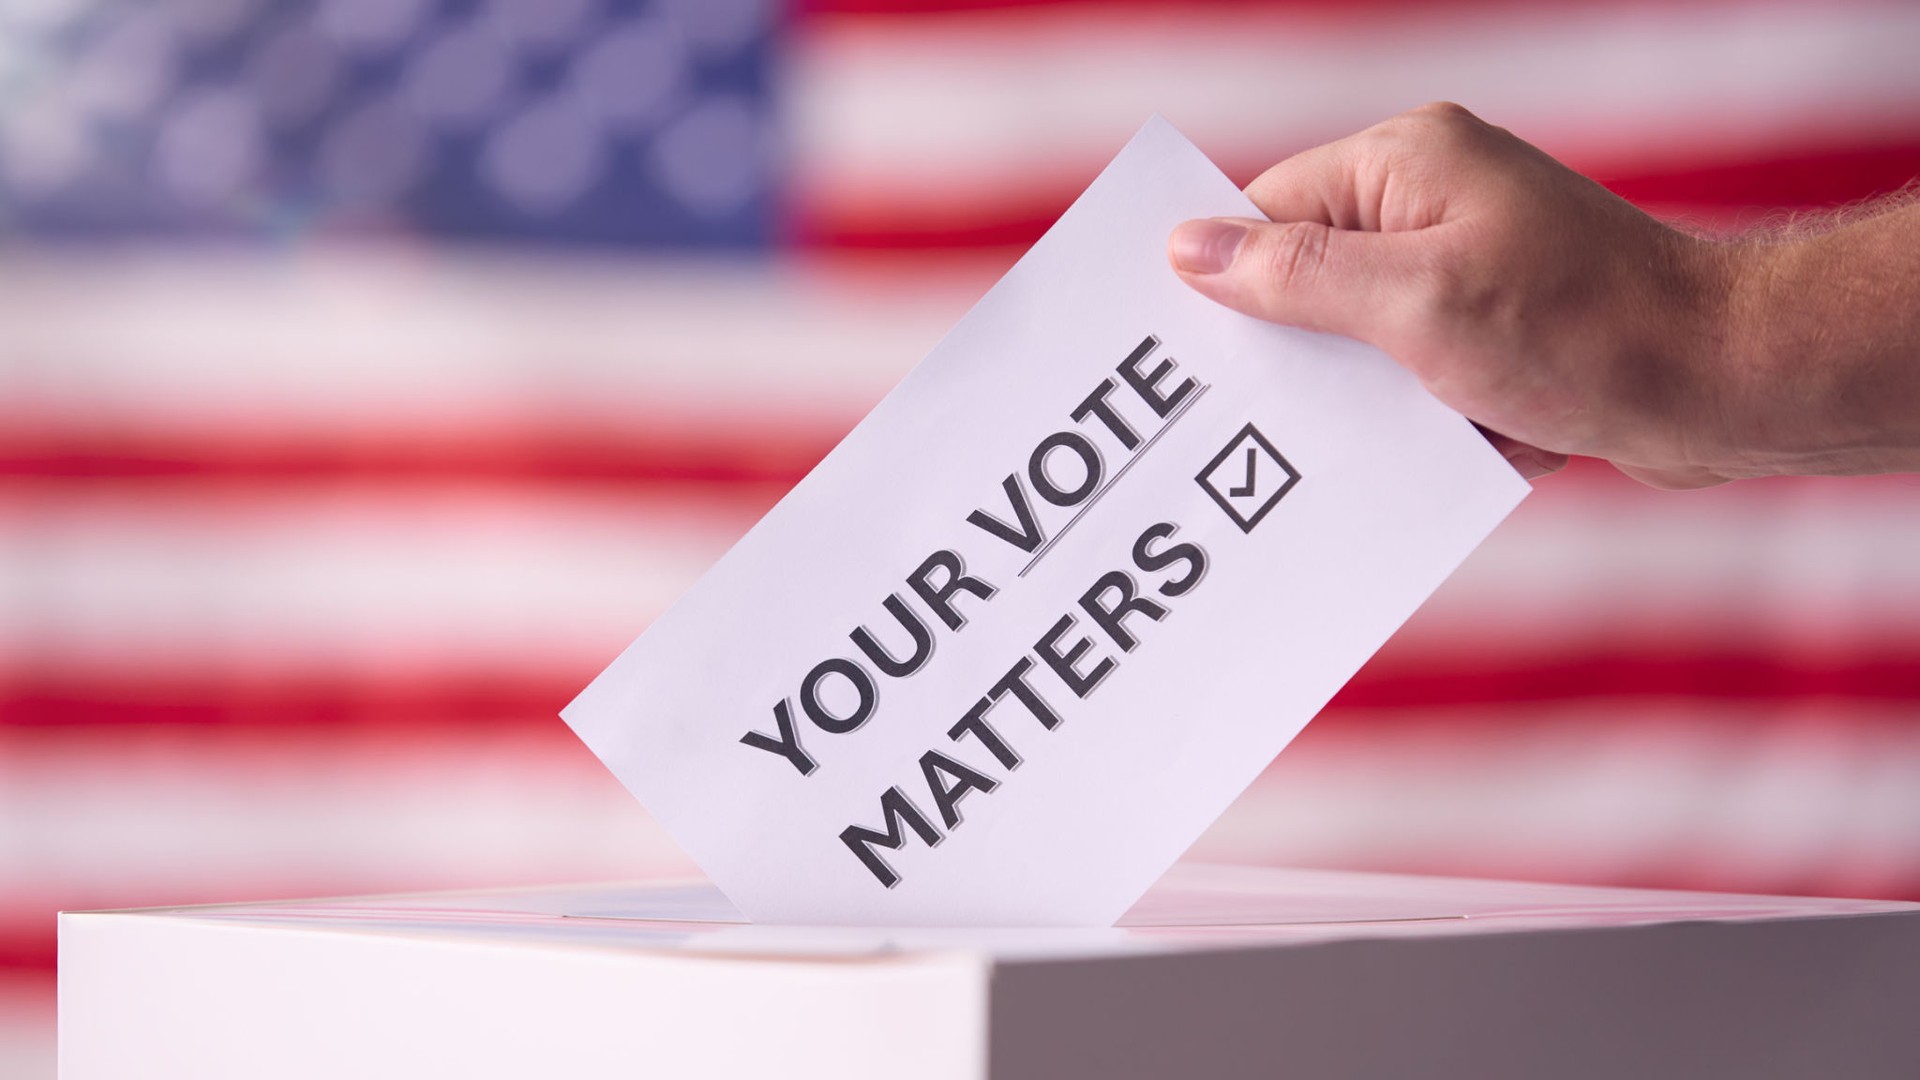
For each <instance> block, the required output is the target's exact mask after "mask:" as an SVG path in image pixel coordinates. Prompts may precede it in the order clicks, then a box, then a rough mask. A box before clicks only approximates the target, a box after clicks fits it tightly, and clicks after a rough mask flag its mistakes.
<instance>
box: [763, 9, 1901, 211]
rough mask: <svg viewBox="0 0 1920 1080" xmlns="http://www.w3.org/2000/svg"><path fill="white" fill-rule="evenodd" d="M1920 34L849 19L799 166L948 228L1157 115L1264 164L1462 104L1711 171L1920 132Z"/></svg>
mask: <svg viewBox="0 0 1920 1080" xmlns="http://www.w3.org/2000/svg"><path fill="white" fill-rule="evenodd" d="M1916 41H1920V8H1916V7H1914V6H1913V5H1903V4H1876V3H1846V4H1819V5H1815V4H1807V3H1798V2H1794V3H1751V4H1734V3H1714V4H1683V5H1667V6H1664V7H1663V6H1659V5H1650V4H1627V3H1622V4H1598V5H1596V4H1578V5H1553V6H1541V7H1537V8H1527V7H1520V6H1514V5H1496V6H1492V7H1488V8H1486V9H1483V10H1472V9H1470V8H1469V9H1466V10H1463V9H1462V6H1461V5H1455V4H1447V5H1441V6H1438V7H1436V8H1434V9H1432V10H1421V9H1419V8H1418V7H1417V6H1413V7H1408V8H1405V9H1397V10H1393V11H1388V12H1379V13H1368V14H1365V15H1360V16H1342V17H1337V18H1329V17H1327V16H1326V15H1323V14H1321V13H1317V12H1307V13H1297V12H1289V11H1267V12H1247V13H1242V12H1240V11H1233V12H1230V13H1229V12H1224V11H1213V12H1206V11H1202V12H1197V13H1189V12H1184V11H1182V12H1174V11H1169V12H1166V13H1164V14H1159V15H1146V16H1143V15H1141V14H1139V13H1137V12H1133V11H1128V12H1127V13H1125V14H1124V15H1111V14H1103V13H1100V12H1098V10H1097V9H1089V8H1072V9H1066V10H1064V11H1062V12H1057V13H1048V12H1028V11H1021V12H1018V13H1016V14H1000V15H987V16H977V15H961V16H952V17H946V18H925V19H915V20H897V21H892V20H890V21H885V22H880V23H867V22H863V21H860V20H853V19H844V20H834V21H831V22H828V23H827V24H826V25H825V26H823V27H822V28H820V29H818V30H817V31H815V32H814V33H813V34H811V35H809V36H807V37H805V38H803V40H802V47H801V48H800V49H799V51H798V54H797V56H796V57H795V60H794V63H793V76H792V80H791V85H792V90H793V106H792V108H793V114H794V130H795V139H794V142H795V151H794V153H795V155H796V158H797V167H798V169H799V171H800V174H801V176H802V177H803V178H804V181H805V184H806V187H807V188H808V189H809V190H810V191H812V192H814V193H815V194H816V196H817V197H821V198H826V199H830V200H839V199H846V200H849V201H851V200H856V199H861V198H880V199H885V200H894V201H899V200H906V201H908V202H909V203H913V204H920V205H924V206H926V207H927V208H928V210H929V212H930V213H933V214H938V213H939V206H940V203H941V201H942V199H943V198H944V197H947V196H949V195H951V196H952V197H954V198H962V199H964V198H965V197H966V194H967V193H969V192H978V191H982V190H984V191H987V192H992V193H1006V192H1010V191H1012V192H1017V191H1019V190H1021V189H1022V188H1023V187H1026V186H1030V185H1032V183H1033V182H1034V180H1035V179H1036V178H1037V179H1040V180H1042V181H1044V182H1045V184H1046V185H1048V186H1047V187H1044V188H1043V190H1075V189H1077V187H1078V186H1079V185H1081V184H1084V183H1085V182H1086V180H1087V179H1089V178H1090V177H1091V172H1090V171H1089V170H1090V169H1092V168H1095V167H1097V166H1098V164H1099V163H1100V162H1103V161H1105V160H1106V159H1107V158H1108V157H1109V156H1111V155H1112V153H1113V152H1114V151H1115V150H1116V149H1117V148H1118V147H1119V146H1120V144H1121V143H1122V142H1123V141H1124V140H1125V139H1126V137H1127V136H1128V135H1129V134H1131V132H1132V131H1133V129H1134V128H1136V127H1138V126H1139V124H1140V122H1141V121H1142V120H1144V119H1145V118H1146V117H1147V116H1148V115H1150V114H1152V113H1156V112H1157V113H1160V114H1162V115H1164V116H1166V117H1167V118H1168V119H1169V120H1171V121H1173V122H1174V124H1176V125H1177V126H1179V127H1181V128H1182V129H1183V130H1184V131H1186V133H1187V134H1188V135H1189V136H1190V137H1192V138H1193V139H1194V140H1195V141H1196V142H1197V143H1199V145H1200V146H1201V148H1202V149H1204V150H1206V151H1208V152H1209V153H1211V154H1213V155H1215V156H1216V157H1217V158H1224V159H1227V160H1231V161H1237V162H1243V163H1244V162H1248V161H1262V162H1265V161H1274V160H1278V159H1279V158H1281V157H1283V156H1285V155H1287V154H1290V153H1292V152H1294V151H1297V150H1301V149H1305V148H1306V147H1308V146H1312V145H1314V144H1317V143H1320V142H1324V141H1327V140H1330V139H1333V138H1337V137H1339V136H1342V135H1345V134H1347V133H1349V132H1352V131H1357V130H1359V129H1361V128H1364V127H1366V126H1368V125H1371V124H1373V123H1375V122H1377V121H1379V120H1382V119H1385V118H1386V117H1388V116H1391V115H1393V114H1395V113H1398V112H1401V111H1403V110H1405V109H1409V108H1412V107H1414V106H1417V105H1420V104H1422V103H1424V102H1427V101H1431V100H1435V99H1441V98H1446V99H1452V100H1457V101H1459V102H1461V103H1463V104H1465V105H1467V106H1468V107H1469V108H1473V109H1475V110H1477V111H1479V112H1480V113H1481V114H1482V115H1483V116H1485V117H1487V118H1488V119H1490V120H1492V121H1494V122H1496V123H1499V124H1502V125H1503V126H1506V127H1509V128H1511V129H1513V130H1514V131H1515V132H1516V133H1517V134H1519V135H1521V136H1522V137H1524V138H1528V139H1531V140H1534V141H1536V142H1538V143H1539V144H1540V145H1542V146H1543V147H1544V148H1546V149H1547V150H1549V151H1550V152H1557V153H1562V154H1567V155H1572V156H1574V157H1576V158H1589V159H1593V158H1598V159H1618V158H1622V157H1624V158H1627V159H1630V160H1634V159H1639V158H1641V157H1643V156H1645V155H1647V154H1650V153H1661V152H1666V151H1672V150H1675V149H1679V150H1683V151H1685V152H1686V154H1687V157H1688V159H1689V160H1694V161H1698V160H1701V159H1703V158H1711V157H1713V156H1715V155H1735V154H1738V153H1740V152H1741V151H1743V150H1745V149H1748V148H1751V147H1754V146H1765V145H1768V144H1769V143H1771V142H1776V141H1778V140H1780V139H1781V138H1783V137H1784V138H1789V139H1792V140H1796V141H1801V142H1805V143H1810V144H1812V145H1825V144H1830V143H1840V144H1842V145H1844V144H1846V143H1857V142H1861V141H1872V140H1876V139H1879V138H1883V137H1886V136H1887V135H1888V134H1889V133H1891V132H1904V133H1905V134H1906V135H1908V136H1909V137H1910V136H1911V135H1912V133H1913V131H1914V128H1915V118H1916V115H1920V64H1915V63H1914V61H1913V55H1914V43H1915V42H1916Z"/></svg>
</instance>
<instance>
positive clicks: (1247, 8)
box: [793, 0, 1751, 21]
mask: <svg viewBox="0 0 1920 1080" xmlns="http://www.w3.org/2000/svg"><path fill="white" fill-rule="evenodd" d="M1535 6H1536V5H1534V4H1532V3H1531V2H1530V0H1444V2H1440V3H1436V2H1435V0H794V4H793V10H794V11H795V13H796V15H797V16H798V17H799V18H800V19H802V20H810V19H821V18H825V17H840V16H844V17H851V18H858V19H861V20H863V21H880V20H887V21H892V20H903V21H913V20H923V19H924V18H925V17H926V16H929V15H936V16H938V15H984V14H1013V15H1021V14H1028V13H1041V12H1057V11H1065V12H1079V11H1087V12H1097V13H1098V14H1100V15H1101V16H1103V17H1105V16H1113V17H1115V18H1116V19H1121V18H1124V17H1126V16H1137V15H1142V14H1157V15H1166V14H1175V15H1182V16H1193V15H1196V14H1199V13H1204V14H1205V15H1207V16H1209V17H1218V16H1221V15H1245V14H1248V13H1272V12H1287V13H1292V14H1301V13H1319V14H1323V15H1326V16H1329V17H1334V18H1339V19H1342V20H1344V21H1351V20H1352V19H1353V17H1354V16H1355V15H1356V14H1379V13H1380V12H1383V11H1395V10H1402V11H1420V12H1429V13H1430V12H1432V11H1434V10H1436V9H1440V10H1446V11H1455V12H1459V11H1501V10H1509V9H1532V8H1534V7H1535ZM1581 6H1582V7H1583V8H1587V9H1592V8H1595V7H1601V6H1611V7H1619V8H1625V9H1633V8H1636V7H1643V6H1645V4H1644V0H1612V2H1611V3H1609V4H1605V5H1603V4H1602V3H1599V2H1597V0H1586V2H1585V3H1583V4H1582V5H1581ZM1693 6H1695V7H1705V8H1717V7H1738V6H1741V5H1740V4H1739V2H1738V0H1694V3H1693ZM1746 6H1751V5H1746Z"/></svg>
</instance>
